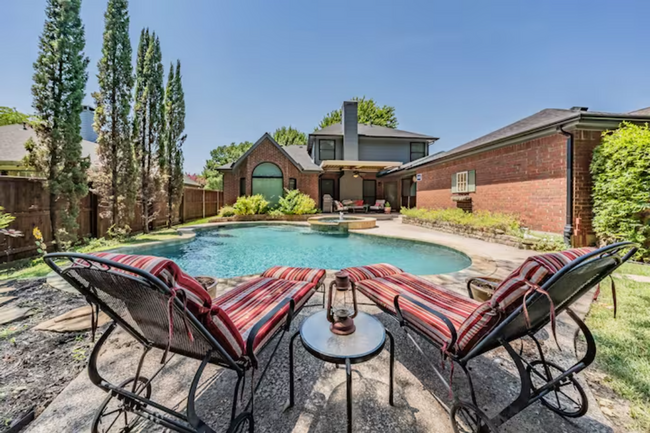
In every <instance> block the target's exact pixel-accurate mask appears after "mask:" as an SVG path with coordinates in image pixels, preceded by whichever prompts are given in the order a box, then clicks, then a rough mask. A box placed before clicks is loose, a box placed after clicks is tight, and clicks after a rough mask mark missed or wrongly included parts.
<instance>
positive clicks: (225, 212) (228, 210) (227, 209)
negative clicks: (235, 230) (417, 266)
mask: <svg viewBox="0 0 650 433" xmlns="http://www.w3.org/2000/svg"><path fill="white" fill-rule="evenodd" d="M219 216H220V217H231V216H235V208H234V207H232V206H224V207H222V208H221V210H220V211H219Z"/></svg>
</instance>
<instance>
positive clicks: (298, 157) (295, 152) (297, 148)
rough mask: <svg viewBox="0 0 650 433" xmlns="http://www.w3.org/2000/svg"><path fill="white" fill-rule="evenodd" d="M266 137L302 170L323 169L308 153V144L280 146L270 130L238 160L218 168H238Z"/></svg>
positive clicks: (314, 170) (319, 170) (313, 170)
mask: <svg viewBox="0 0 650 433" xmlns="http://www.w3.org/2000/svg"><path fill="white" fill-rule="evenodd" d="M264 139H268V140H269V141H270V142H271V143H272V144H273V145H274V146H276V147H277V148H278V149H280V151H281V152H282V153H283V154H284V155H285V156H286V157H287V158H288V159H289V160H290V161H291V162H292V163H293V165H295V166H296V167H297V168H298V169H299V170H301V171H312V172H321V171H323V170H322V169H321V168H320V167H319V166H317V165H316V164H314V162H313V161H312V160H311V157H310V156H309V153H307V146H305V145H292V146H284V147H283V146H280V145H279V144H278V142H277V141H275V140H274V139H273V137H272V136H271V134H269V133H268V132H266V133H264V135H262V137H261V138H260V139H259V140H257V141H256V142H255V144H253V145H252V146H251V148H250V149H248V150H247V151H246V153H244V154H243V155H242V156H240V157H239V159H238V160H237V161H234V162H230V163H228V164H224V165H222V166H221V167H219V168H217V170H223V171H230V170H232V169H234V168H236V167H237V166H238V165H239V164H241V162H242V161H243V160H245V159H246V158H248V155H250V154H251V152H252V151H253V150H254V149H255V148H256V147H257V146H259V145H260V144H262V142H263V141H264Z"/></svg>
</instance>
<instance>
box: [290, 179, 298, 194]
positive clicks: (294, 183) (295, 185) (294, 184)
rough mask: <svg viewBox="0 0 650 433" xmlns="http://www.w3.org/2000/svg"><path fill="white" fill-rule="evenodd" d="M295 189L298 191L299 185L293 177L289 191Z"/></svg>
mask: <svg viewBox="0 0 650 433" xmlns="http://www.w3.org/2000/svg"><path fill="white" fill-rule="evenodd" d="M294 189H298V184H297V182H296V179H294V178H293V177H291V178H289V190H290V191H291V190H294Z"/></svg>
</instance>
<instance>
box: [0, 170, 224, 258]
mask: <svg viewBox="0 0 650 433" xmlns="http://www.w3.org/2000/svg"><path fill="white" fill-rule="evenodd" d="M100 201H101V200H100V198H99V197H98V196H97V195H95V194H93V193H88V195H87V196H86V197H84V198H83V199H82V200H81V203H80V212H79V218H78V220H77V221H78V223H79V232H78V233H79V237H95V238H99V237H103V236H105V235H106V233H107V232H108V230H109V228H110V225H111V224H110V220H109V219H107V218H102V217H101V214H102V210H103V208H102V206H100ZM0 206H2V207H4V209H5V210H4V211H5V212H8V213H10V214H11V215H13V216H14V217H16V219H15V220H14V221H13V222H12V223H11V224H10V225H9V227H8V228H10V229H15V230H18V231H20V232H22V233H23V235H24V236H23V237H16V238H12V237H9V236H5V235H0V249H1V250H2V257H0V263H2V262H8V261H12V260H15V259H19V258H24V257H30V256H33V255H36V253H37V252H36V245H35V239H34V235H33V234H32V231H33V229H34V227H38V228H39V230H40V231H41V233H43V237H44V238H45V241H46V242H47V243H48V245H49V244H50V242H51V241H52V239H53V237H52V230H51V227H50V198H49V194H48V191H47V188H46V187H45V185H44V182H43V180H42V179H33V178H23V177H9V176H2V177H0ZM221 206H223V191H210V190H203V189H198V188H185V189H184V190H183V199H182V201H181V205H180V207H179V209H178V213H177V215H174V218H173V220H174V222H175V223H178V222H181V223H182V222H187V221H192V220H195V219H198V218H205V217H210V216H214V215H216V214H217V213H218V212H219V208H220V207H221ZM153 212H154V215H155V219H154V220H153V221H152V222H151V223H150V224H149V227H150V228H151V229H156V228H160V227H164V226H166V225H167V219H168V215H167V200H166V197H165V196H164V195H162V196H161V197H160V198H159V199H158V200H156V201H155V202H154V204H153ZM129 225H130V227H131V230H132V231H133V232H135V233H138V232H141V231H142V207H141V205H140V204H138V205H136V209H135V212H134V218H133V220H132V221H131V224H129Z"/></svg>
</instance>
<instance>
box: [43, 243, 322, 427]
mask: <svg viewBox="0 0 650 433" xmlns="http://www.w3.org/2000/svg"><path fill="white" fill-rule="evenodd" d="M60 260H67V261H69V262H71V264H70V266H68V267H66V268H62V267H60V266H59V264H57V263H56V262H57V261H60ZM45 262H46V263H47V264H48V265H49V266H50V267H51V268H52V269H53V270H54V271H56V272H57V273H58V274H59V275H61V276H62V277H63V278H64V279H65V280H66V281H67V282H68V283H70V284H71V285H72V286H73V287H74V288H75V289H77V290H78V291H79V292H80V293H81V294H82V295H84V296H85V298H86V300H87V301H88V302H89V303H91V305H93V306H94V308H95V310H94V312H95V313H94V320H93V323H94V325H93V336H94V333H95V329H96V318H97V317H98V314H97V313H98V312H99V310H101V311H102V312H103V313H105V314H106V315H108V316H109V317H110V318H111V319H112V320H113V322H112V323H111V324H110V325H109V327H108V329H107V330H106V331H105V332H104V334H102V336H101V337H100V338H99V340H98V342H97V344H96V345H95V347H94V349H93V351H92V353H91V355H90V358H89V361H88V374H89V376H90V380H91V382H92V383H93V384H94V385H96V386H98V387H99V388H101V389H102V390H104V391H106V392H107V393H109V395H108V396H107V397H106V399H105V400H104V402H103V403H102V405H101V406H100V407H99V409H98V410H97V413H96V415H95V418H94V420H93V425H92V432H93V433H95V432H105V431H110V430H111V429H113V430H114V431H117V430H119V431H131V430H132V429H133V428H134V427H135V425H136V424H137V423H138V422H139V421H140V420H141V418H146V419H148V420H149V421H151V422H154V423H156V424H159V425H161V426H163V427H165V428H168V429H171V430H173V431H177V432H188V433H194V432H213V430H212V429H211V428H210V427H209V426H207V425H206V424H205V423H204V422H203V421H202V420H201V419H200V418H199V416H198V415H197V413H196V410H195V396H196V390H197V386H198V385H199V381H200V378H201V375H202V374H203V371H204V369H205V367H206V365H207V364H208V363H210V364H214V365H218V366H221V367H224V368H226V369H230V370H233V371H235V372H236V373H237V382H236V385H235V389H234V397H233V402H232V408H231V418H230V425H229V428H228V432H244V431H246V432H253V431H254V418H253V414H254V408H255V405H254V396H255V391H256V390H257V389H258V387H259V385H260V383H261V381H262V380H263V378H264V376H265V373H266V370H267V368H268V366H269V364H270V362H271V360H272V359H273V356H274V354H275V352H276V350H277V348H278V346H279V344H280V343H281V341H282V337H284V334H285V333H286V331H287V330H288V329H289V326H290V324H291V321H292V319H293V318H294V317H295V315H296V313H297V312H298V311H299V310H300V309H301V308H302V307H303V306H304V305H305V304H306V302H307V301H308V300H309V298H310V297H311V296H312V295H313V294H314V292H315V291H316V289H317V288H318V287H319V286H321V285H322V284H323V280H324V277H325V271H324V270H322V269H309V268H289V267H280V266H276V267H273V268H270V269H268V270H266V271H265V272H264V273H263V274H262V275H261V276H260V277H256V278H253V279H251V280H248V281H246V282H244V283H241V284H239V285H238V286H236V287H235V288H233V289H232V290H230V291H228V292H226V293H224V294H223V295H221V296H219V297H217V298H216V299H214V300H212V299H211V298H210V296H209V295H208V293H207V292H206V291H205V289H204V288H203V287H202V286H201V285H200V284H199V283H198V282H197V281H196V280H194V279H193V278H192V277H190V276H188V275H186V274H185V273H184V272H183V271H182V270H181V269H180V268H179V267H178V266H177V265H176V264H175V263H174V262H173V261H171V260H168V259H164V258H160V257H150V256H134V255H126V254H115V253H97V254H93V255H86V254H76V253H54V254H48V255H46V256H45ZM117 326H120V327H121V328H122V329H123V330H124V331H126V332H127V333H128V334H129V335H130V336H131V337H133V338H134V339H135V340H136V341H137V342H138V343H140V345H141V346H142V348H143V353H142V356H141V357H140V361H139V363H138V366H137V368H136V369H135V372H134V375H133V376H132V377H130V378H128V379H126V380H124V381H123V382H121V383H119V384H113V383H110V382H108V381H107V380H106V379H104V378H103V377H102V376H101V374H100V372H99V371H98V367H97V361H98V358H99V355H100V353H101V352H102V347H103V346H104V344H105V343H106V341H107V340H108V338H109V336H110V335H111V334H112V332H113V331H114V330H115V328H116V327H117ZM278 333H281V337H280V340H279V341H278V343H277V344H276V345H275V346H274V348H273V351H272V353H271V357H270V360H269V362H268V363H267V364H266V366H265V367H264V369H263V370H262V373H261V376H260V378H259V380H258V381H257V383H255V379H254V374H255V371H257V370H258V369H259V367H260V366H259V363H258V356H259V355H260V353H261V352H262V351H263V350H265V349H266V348H267V347H268V346H270V344H269V343H270V341H271V340H272V339H273V337H274V336H275V335H277V334H278ZM152 348H157V349H160V350H162V351H163V352H164V354H163V357H162V360H161V364H162V365H161V367H160V368H159V369H158V370H157V372H156V373H154V374H153V375H152V377H150V378H146V377H144V376H142V375H141V368H142V365H143V362H144V360H145V357H146V355H147V354H148V353H150V351H151V349H152ZM170 354H171V356H169V355H170ZM175 355H180V356H183V357H189V358H193V359H197V360H200V361H201V364H200V366H199V367H198V369H197V371H196V374H195V376H194V379H193V381H192V383H191V386H190V389H189V393H188V397H187V413H186V414H184V413H181V412H179V411H177V410H174V409H173V408H171V407H167V406H165V405H164V404H163V403H160V402H156V401H154V400H152V399H151V392H152V383H153V380H154V379H155V378H156V376H158V374H159V373H160V372H161V371H162V370H163V369H164V368H165V367H166V366H167V365H168V363H169V362H170V361H171V359H172V358H173V357H174V356H175ZM248 371H250V372H251V382H250V383H251V398H250V400H249V401H248V403H247V404H246V406H245V409H244V410H243V411H242V412H241V413H239V414H237V400H238V396H237V394H238V392H239V390H240V386H242V381H245V377H246V373H247V372H248ZM242 391H243V389H242ZM116 421H117V423H116ZM116 424H119V425H116ZM120 428H121V429H120Z"/></svg>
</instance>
